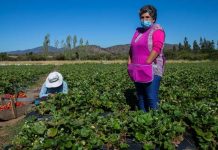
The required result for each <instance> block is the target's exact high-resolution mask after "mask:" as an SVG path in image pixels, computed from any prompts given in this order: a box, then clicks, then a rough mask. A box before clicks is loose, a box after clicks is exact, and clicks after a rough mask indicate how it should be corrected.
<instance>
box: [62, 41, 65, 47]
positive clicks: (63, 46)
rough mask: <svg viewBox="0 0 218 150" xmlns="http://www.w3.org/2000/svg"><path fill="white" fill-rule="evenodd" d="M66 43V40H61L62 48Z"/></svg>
mask: <svg viewBox="0 0 218 150" xmlns="http://www.w3.org/2000/svg"><path fill="white" fill-rule="evenodd" d="M64 44H65V42H64V40H61V48H64Z"/></svg>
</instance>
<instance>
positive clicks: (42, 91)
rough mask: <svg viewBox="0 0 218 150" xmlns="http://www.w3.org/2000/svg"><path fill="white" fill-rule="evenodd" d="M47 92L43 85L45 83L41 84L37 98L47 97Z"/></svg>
mask: <svg viewBox="0 0 218 150" xmlns="http://www.w3.org/2000/svg"><path fill="white" fill-rule="evenodd" d="M46 93H47V88H46V86H45V83H44V84H43V85H42V88H41V90H40V93H39V98H42V97H47V96H48V94H46Z"/></svg>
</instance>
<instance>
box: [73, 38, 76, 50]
mask: <svg viewBox="0 0 218 150" xmlns="http://www.w3.org/2000/svg"><path fill="white" fill-rule="evenodd" d="M76 43H77V37H76V35H74V36H73V48H75V47H76Z"/></svg>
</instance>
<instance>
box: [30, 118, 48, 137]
mask: <svg viewBox="0 0 218 150" xmlns="http://www.w3.org/2000/svg"><path fill="white" fill-rule="evenodd" d="M46 128H47V127H46V125H45V124H44V122H42V121H39V122H35V123H34V124H33V130H34V131H35V133H36V134H40V135H41V134H44V132H45V130H46Z"/></svg>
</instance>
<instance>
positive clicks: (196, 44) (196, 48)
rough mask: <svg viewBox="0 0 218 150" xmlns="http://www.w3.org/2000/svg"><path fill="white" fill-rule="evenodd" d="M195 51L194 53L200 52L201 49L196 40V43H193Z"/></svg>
mask: <svg viewBox="0 0 218 150" xmlns="http://www.w3.org/2000/svg"><path fill="white" fill-rule="evenodd" d="M193 50H194V51H198V50H200V47H199V45H198V42H197V41H196V40H194V42H193Z"/></svg>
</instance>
